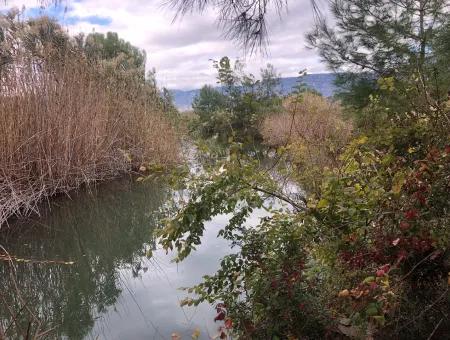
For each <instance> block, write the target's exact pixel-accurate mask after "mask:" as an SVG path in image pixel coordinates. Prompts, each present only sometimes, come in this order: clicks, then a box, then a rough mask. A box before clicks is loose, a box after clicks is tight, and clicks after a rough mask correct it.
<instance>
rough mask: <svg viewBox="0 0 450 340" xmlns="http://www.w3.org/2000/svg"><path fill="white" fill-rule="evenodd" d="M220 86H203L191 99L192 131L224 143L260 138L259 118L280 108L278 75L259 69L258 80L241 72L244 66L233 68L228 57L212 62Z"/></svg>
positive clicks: (269, 66) (236, 65)
mask: <svg viewBox="0 0 450 340" xmlns="http://www.w3.org/2000/svg"><path fill="white" fill-rule="evenodd" d="M214 67H215V68H216V70H217V74H218V75H217V82H218V85H220V87H218V88H213V87H211V86H204V87H203V88H202V89H201V90H200V93H199V94H198V96H197V97H196V98H195V99H194V102H193V104H192V108H193V110H194V113H195V115H196V119H194V120H193V121H192V122H191V130H193V131H194V132H197V133H199V135H200V136H201V137H203V138H210V137H216V138H218V139H219V140H221V141H227V140H228V138H229V137H231V136H234V137H235V138H237V139H238V140H241V141H244V140H246V141H247V142H249V141H254V140H258V139H259V138H260V136H259V132H258V126H259V124H260V122H261V120H262V118H263V117H264V116H265V115H266V114H268V113H272V112H274V111H276V110H277V109H278V108H279V105H280V100H279V98H278V91H279V90H280V89H279V75H278V74H277V72H276V70H275V69H274V68H273V66H271V65H268V66H267V68H266V69H262V70H261V77H260V79H256V78H255V76H254V75H252V74H246V73H245V72H244V65H243V64H242V63H241V62H239V61H236V62H235V63H234V65H233V64H232V63H231V62H230V59H229V58H228V57H223V58H222V59H220V61H216V62H214Z"/></svg>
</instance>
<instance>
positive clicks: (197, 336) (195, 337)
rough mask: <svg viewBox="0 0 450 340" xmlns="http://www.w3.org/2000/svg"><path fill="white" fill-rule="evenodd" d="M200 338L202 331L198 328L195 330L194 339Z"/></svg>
mask: <svg viewBox="0 0 450 340" xmlns="http://www.w3.org/2000/svg"><path fill="white" fill-rule="evenodd" d="M199 336H200V329H199V328H196V329H195V330H194V332H193V333H192V339H194V340H197V339H198V338H199Z"/></svg>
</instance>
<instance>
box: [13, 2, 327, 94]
mask: <svg viewBox="0 0 450 340" xmlns="http://www.w3.org/2000/svg"><path fill="white" fill-rule="evenodd" d="M10 1H12V2H13V4H14V5H16V6H19V7H20V6H21V4H25V5H26V6H27V7H28V8H31V7H36V0H22V1H21V0H10ZM319 1H320V0H319ZM323 2H324V3H326V1H325V0H323ZM174 14H175V13H174V12H173V11H172V10H171V9H170V8H167V7H164V6H162V1H158V0H146V1H139V0H126V1H123V0H80V1H77V2H71V1H70V0H68V11H67V16H70V17H80V18H83V17H88V16H93V15H97V16H101V17H107V18H111V22H110V23H108V25H105V26H101V25H95V24H92V23H89V22H78V23H72V24H71V25H66V26H67V28H68V29H69V31H70V32H72V33H78V32H80V31H83V32H86V33H89V32H92V31H93V30H95V31H97V32H106V31H115V32H118V33H119V35H120V36H121V37H122V38H124V39H126V40H128V41H130V42H131V43H132V44H134V45H136V46H138V47H140V48H143V49H145V50H146V52H147V55H148V62H147V66H148V68H149V69H150V68H153V67H155V68H156V71H157V79H158V82H159V83H160V85H162V86H167V87H169V88H180V89H189V88H197V87H199V86H201V85H202V84H205V83H208V84H215V82H216V79H215V72H214V69H213V68H212V64H211V61H210V59H219V58H220V57H222V56H225V55H227V56H229V57H230V58H232V59H234V58H240V59H242V60H244V61H245V63H246V64H247V70H248V71H249V72H252V73H254V74H258V73H259V69H260V68H261V67H263V66H265V65H266V64H267V63H271V64H273V65H274V66H275V67H276V68H277V70H278V71H279V72H280V73H281V74H282V75H283V76H295V75H297V73H298V71H299V70H300V69H303V68H307V69H308V71H309V72H311V73H317V72H324V71H325V70H326V68H325V65H323V64H321V63H320V60H319V57H318V55H317V53H316V52H315V51H313V50H310V49H308V48H306V40H305V33H306V32H308V31H309V30H311V29H312V26H313V23H314V22H313V11H312V8H311V5H310V1H309V0H304V1H298V0H297V1H290V2H289V10H288V12H287V13H286V12H283V13H281V14H282V15H281V17H280V16H279V15H277V13H276V12H275V11H272V12H270V14H269V16H268V29H269V34H270V45H269V47H268V49H267V51H266V52H267V53H266V54H265V55H261V54H257V55H252V56H248V55H247V56H245V55H244V54H243V52H242V51H241V50H240V49H239V48H238V47H237V46H236V44H234V43H233V42H231V41H227V40H225V39H224V37H223V34H222V32H221V30H220V28H219V27H218V25H217V22H216V21H215V15H214V13H212V12H211V11H209V12H205V13H202V14H192V15H187V16H185V17H184V18H182V19H180V20H178V21H176V22H175V23H173V22H172V19H173V17H174Z"/></svg>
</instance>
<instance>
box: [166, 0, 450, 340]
mask: <svg viewBox="0 0 450 340" xmlns="http://www.w3.org/2000/svg"><path fill="white" fill-rule="evenodd" d="M189 3H193V2H189ZM183 4H185V5H186V6H188V2H183ZM206 4H207V3H206ZM445 4H446V3H445V2H444V1H395V2H392V1H378V0H373V1H356V2H355V1H332V2H331V5H332V10H333V13H334V15H335V19H336V22H337V26H336V27H337V29H336V30H332V29H331V28H330V27H328V26H327V25H326V24H325V23H324V22H323V21H319V23H318V26H317V27H316V31H315V32H313V33H312V35H311V36H310V38H311V42H312V43H313V44H314V45H315V46H316V47H317V48H318V49H319V51H320V53H321V54H322V56H323V57H324V59H325V61H326V62H327V63H328V65H329V66H330V67H333V68H335V69H336V70H340V69H341V68H344V69H346V70H349V69H350V70H352V71H355V72H356V71H357V72H362V73H347V74H344V77H343V78H341V81H342V85H344V86H346V87H347V89H348V91H347V93H346V96H343V97H342V96H341V98H343V99H344V100H343V107H342V108H341V107H340V106H339V104H337V103H333V102H329V101H328V100H327V99H324V98H321V97H320V96H317V95H315V94H310V93H308V92H306V93H297V94H296V95H293V96H291V97H289V98H285V99H284V100H283V107H282V108H280V112H278V113H277V114H276V115H273V116H268V117H265V121H264V124H263V125H262V128H261V130H260V131H262V136H263V138H264V139H265V143H266V144H269V145H271V146H273V147H276V148H277V152H276V155H275V156H274V157H275V159H273V162H271V164H270V166H269V168H268V167H267V165H264V164H261V163H260V162H259V161H257V160H255V158H254V157H253V156H252V155H251V154H250V155H249V154H248V153H247V152H245V150H246V147H245V143H232V144H231V145H230V147H229V157H228V158H227V159H226V160H222V161H219V162H218V164H216V165H215V166H210V167H206V168H205V171H204V172H203V173H202V174H200V175H192V174H191V175H188V176H187V177H185V178H181V181H180V183H178V185H180V186H181V187H183V188H186V189H187V192H188V195H189V198H190V199H189V200H188V201H187V203H186V204H184V205H182V206H181V208H180V209H179V211H178V212H177V213H176V214H174V215H172V216H171V217H170V218H168V219H167V220H166V222H165V227H164V228H163V230H162V231H161V233H160V236H161V240H160V242H161V244H162V246H163V247H164V248H165V249H167V250H172V249H175V250H177V252H178V256H177V258H176V260H178V261H181V260H183V259H184V258H185V257H186V256H188V255H189V254H190V252H191V251H193V250H195V249H196V247H197V246H198V245H199V244H200V243H201V237H202V235H203V233H204V228H205V222H206V221H209V220H210V219H211V218H212V217H214V216H216V215H218V214H230V216H231V217H230V220H229V222H228V224H227V225H226V226H224V227H223V228H222V229H221V230H220V231H219V234H218V235H219V236H222V237H224V238H225V239H227V240H229V241H230V242H231V243H232V245H235V246H237V247H238V249H237V250H236V251H235V252H234V253H233V254H231V255H229V256H226V257H225V258H224V259H223V260H222V262H221V266H220V269H219V270H218V271H217V273H216V274H214V275H212V276H205V277H204V278H203V282H201V283H200V284H198V285H196V286H194V287H191V288H187V293H188V294H190V295H189V297H187V298H186V299H185V300H184V301H183V304H186V305H197V304H198V303H200V302H202V301H208V302H210V303H214V304H215V305H216V308H217V316H216V319H215V320H217V321H221V322H222V321H223V334H222V335H223V337H226V336H227V335H228V334H230V335H236V336H238V337H239V338H244V339H304V338H311V339H316V338H320V337H324V336H325V337H327V336H328V337H330V338H339V337H344V336H345V337H350V338H366V339H374V338H377V339H408V338H416V339H417V338H420V339H430V338H433V337H434V338H443V337H445V336H446V335H448V334H449V332H450V322H449V320H450V317H449V311H450V294H449V285H450V281H449V279H450V250H449V244H450V238H449V237H450V216H449V211H450V186H449V179H450V135H449V131H450V107H449V104H448V97H447V92H448V88H449V83H448V82H449V81H450V74H449V73H448V62H444V61H443V60H444V58H445V55H446V53H447V52H445V51H444V50H445V48H444V49H443V48H442V47H441V46H446V43H447V42H448V34H449V30H448V25H447V24H446V23H447V22H448V17H447V14H446V12H445ZM222 5H223V6H224V7H226V6H227V4H226V3H223V4H222V3H221V6H222ZM236 7H237V8H239V5H237V6H236ZM231 12H232V11H231ZM231 12H230V13H231ZM233 13H234V12H233ZM244 19H245V18H244ZM246 29H248V28H246ZM248 31H251V30H250V29H249V30H248ZM246 32H247V31H246ZM243 42H244V43H247V41H246V40H245V38H244V39H243ZM367 70H369V71H367ZM364 72H366V73H364ZM206 104H207V101H204V102H203V105H204V106H207V105H206ZM341 112H342V114H341ZM345 117H349V118H350V119H351V121H350V122H349V121H347V120H346V119H345ZM352 127H353V128H352ZM380 131H383V133H382V134H380ZM240 141H245V139H241V140H240ZM280 174H281V175H285V176H287V178H288V180H289V181H291V182H295V183H297V184H298V185H299V186H300V187H301V188H302V189H303V190H304V192H303V194H301V195H298V194H297V195H289V194H288V193H287V192H286V190H284V188H283V186H282V184H283V183H284V182H283V183H280V181H279V180H277V178H278V175H280ZM259 208H265V209H267V210H269V211H270V212H271V215H270V216H269V217H266V218H263V219H261V221H260V223H259V225H258V226H256V227H249V226H247V225H246V221H247V219H248V217H249V216H250V214H251V213H252V212H253V211H254V210H255V209H259Z"/></svg>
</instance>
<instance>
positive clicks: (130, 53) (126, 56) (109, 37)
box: [77, 32, 147, 75]
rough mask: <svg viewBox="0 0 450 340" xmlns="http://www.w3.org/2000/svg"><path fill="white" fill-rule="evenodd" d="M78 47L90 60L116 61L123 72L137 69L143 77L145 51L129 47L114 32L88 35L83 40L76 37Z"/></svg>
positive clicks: (82, 37) (128, 44) (80, 37)
mask: <svg viewBox="0 0 450 340" xmlns="http://www.w3.org/2000/svg"><path fill="white" fill-rule="evenodd" d="M77 40H78V45H79V46H80V47H82V48H83V49H84V51H85V53H86V55H87V56H88V58H91V59H100V60H118V61H119V64H120V67H121V68H122V69H124V70H129V69H139V70H141V71H142V75H145V62H146V59H147V57H146V53H145V50H141V49H139V48H137V47H136V46H133V45H131V44H130V43H129V42H128V41H125V40H123V39H121V38H119V35H118V34H117V33H116V32H108V33H106V35H104V34H103V33H90V34H89V35H87V36H86V38H84V36H83V35H79V36H78V37H77Z"/></svg>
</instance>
